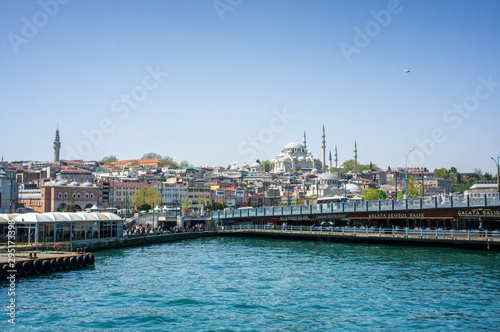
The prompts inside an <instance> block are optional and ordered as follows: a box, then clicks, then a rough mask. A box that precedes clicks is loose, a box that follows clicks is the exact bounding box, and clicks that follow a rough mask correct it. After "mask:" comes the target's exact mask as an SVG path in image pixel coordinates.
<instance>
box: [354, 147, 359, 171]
mask: <svg viewBox="0 0 500 332" xmlns="http://www.w3.org/2000/svg"><path fill="white" fill-rule="evenodd" d="M357 164H358V146H357V145H356V141H354V165H357Z"/></svg>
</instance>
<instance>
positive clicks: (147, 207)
mask: <svg viewBox="0 0 500 332" xmlns="http://www.w3.org/2000/svg"><path fill="white" fill-rule="evenodd" d="M137 208H138V209H139V211H149V210H151V205H149V204H141V205H139V206H138V207H137Z"/></svg>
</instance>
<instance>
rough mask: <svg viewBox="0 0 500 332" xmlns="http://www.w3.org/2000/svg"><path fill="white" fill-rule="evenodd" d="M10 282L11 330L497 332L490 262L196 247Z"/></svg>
mask: <svg viewBox="0 0 500 332" xmlns="http://www.w3.org/2000/svg"><path fill="white" fill-rule="evenodd" d="M95 256H96V264H95V267H87V268H84V269H80V270H73V271H62V272H56V273H52V274H49V275H42V276H35V277H29V278H24V279H19V280H17V281H16V296H15V299H16V325H15V326H12V324H9V323H7V320H8V318H9V317H8V315H7V309H6V305H7V304H8V301H9V297H8V296H7V291H8V288H9V287H8V285H7V283H6V282H5V281H4V282H3V283H1V284H0V301H1V302H3V303H2V306H3V307H4V308H5V309H4V310H3V311H4V313H5V314H4V315H3V318H2V320H3V322H2V323H1V324H2V329H3V327H7V328H9V327H10V328H14V329H15V330H19V331H52V330H62V331H97V330H108V331H221V330H226V331H333V330H345V331H353V330H369V331H402V330H433V331H435V330H455V331H460V330H461V331H471V330H491V331H494V330H497V331H498V330H500V253H491V252H487V251H468V250H459V249H448V248H429V247H426V248H421V247H399V246H387V245H366V244H345V243H343V244H338V243H330V242H307V241H290V240H276V239H256V238H223V237H221V238H201V239H194V240H184V241H178V242H170V243H164V244H155V245H148V246H142V247H132V248H123V249H115V250H107V251H98V252H95Z"/></svg>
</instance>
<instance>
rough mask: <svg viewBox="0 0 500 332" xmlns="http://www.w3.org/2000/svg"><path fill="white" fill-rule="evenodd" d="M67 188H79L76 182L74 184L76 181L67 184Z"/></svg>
mask: <svg viewBox="0 0 500 332" xmlns="http://www.w3.org/2000/svg"><path fill="white" fill-rule="evenodd" d="M69 186H70V187H79V186H80V184H79V183H78V182H76V181H73V182H71V183H70V184H69Z"/></svg>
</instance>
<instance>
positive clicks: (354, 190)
mask: <svg viewBox="0 0 500 332" xmlns="http://www.w3.org/2000/svg"><path fill="white" fill-rule="evenodd" d="M345 188H346V190H349V191H350V192H351V193H353V194H361V189H359V187H358V186H357V185H355V184H353V183H348V184H347V185H346V186H345Z"/></svg>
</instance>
